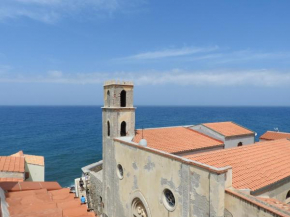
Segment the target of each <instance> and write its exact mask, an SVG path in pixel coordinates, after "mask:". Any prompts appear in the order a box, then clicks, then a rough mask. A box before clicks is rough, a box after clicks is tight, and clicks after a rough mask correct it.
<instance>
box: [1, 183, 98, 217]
mask: <svg viewBox="0 0 290 217" xmlns="http://www.w3.org/2000/svg"><path fill="white" fill-rule="evenodd" d="M7 184H8V183H7ZM10 184H11V185H13V184H14V185H16V186H17V183H10ZM22 184H23V183H21V185H22ZM1 185H2V184H1ZM1 185H0V187H2V186H1ZM29 185H30V187H29V188H24V189H18V190H16V189H15V188H14V190H13V192H12V191H11V189H10V190H7V188H6V191H8V193H6V202H7V203H8V205H9V208H8V209H9V212H10V216H11V217H18V216H19V217H20V216H21V217H30V216H34V217H40V216H46V217H93V216H95V214H94V212H88V211H87V206H86V205H81V203H80V199H79V198H75V195H74V193H70V190H69V189H68V188H61V187H60V186H59V185H58V183H55V182H52V183H50V182H48V183H46V182H42V183H37V182H31V183H29ZM40 186H41V187H40ZM4 189H5V188H4Z"/></svg>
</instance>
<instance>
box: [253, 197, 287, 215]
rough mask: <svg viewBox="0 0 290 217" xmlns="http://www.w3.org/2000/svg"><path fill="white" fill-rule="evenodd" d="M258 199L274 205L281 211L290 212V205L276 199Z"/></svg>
mask: <svg viewBox="0 0 290 217" xmlns="http://www.w3.org/2000/svg"><path fill="white" fill-rule="evenodd" d="M258 198H259V199H260V200H262V201H265V202H267V203H269V204H271V205H274V206H276V207H278V208H280V209H284V210H286V211H288V212H290V204H286V203H283V202H281V201H279V200H277V199H275V198H263V197H258Z"/></svg>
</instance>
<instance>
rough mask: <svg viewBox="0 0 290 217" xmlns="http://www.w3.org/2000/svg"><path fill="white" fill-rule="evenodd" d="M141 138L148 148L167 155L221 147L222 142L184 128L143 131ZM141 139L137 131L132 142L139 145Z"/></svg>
mask: <svg viewBox="0 0 290 217" xmlns="http://www.w3.org/2000/svg"><path fill="white" fill-rule="evenodd" d="M143 138H144V139H146V140H147V145H148V147H150V148H154V149H158V150H161V151H165V152H168V153H182V152H187V151H194V150H200V149H206V148H211V147H216V146H223V142H222V141H219V140H216V139H213V138H211V137H208V136H206V135H204V134H201V133H199V132H197V131H194V130H191V129H189V128H186V127H182V126H180V127H165V128H152V129H144V130H143ZM141 139H142V130H137V134H136V135H135V137H134V138H133V142H136V143H139V141H140V140H141Z"/></svg>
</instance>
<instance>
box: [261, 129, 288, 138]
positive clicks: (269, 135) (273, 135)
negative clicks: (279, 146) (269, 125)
mask: <svg viewBox="0 0 290 217" xmlns="http://www.w3.org/2000/svg"><path fill="white" fill-rule="evenodd" d="M260 139H265V140H275V139H290V133H284V132H274V131H267V132H266V133H264V134H263V135H262V136H260Z"/></svg>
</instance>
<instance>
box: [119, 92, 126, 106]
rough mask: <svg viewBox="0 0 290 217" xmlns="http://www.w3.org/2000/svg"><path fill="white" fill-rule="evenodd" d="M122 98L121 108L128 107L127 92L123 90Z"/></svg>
mask: <svg viewBox="0 0 290 217" xmlns="http://www.w3.org/2000/svg"><path fill="white" fill-rule="evenodd" d="M120 98H121V102H120V104H121V107H126V91H125V90H122V91H121V94H120Z"/></svg>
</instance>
